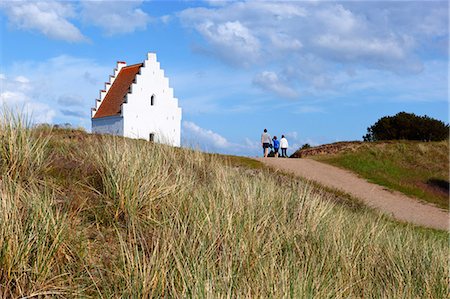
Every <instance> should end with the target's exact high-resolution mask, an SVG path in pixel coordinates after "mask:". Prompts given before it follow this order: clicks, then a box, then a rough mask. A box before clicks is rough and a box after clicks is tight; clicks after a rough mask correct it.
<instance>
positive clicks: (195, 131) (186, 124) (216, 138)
mask: <svg viewBox="0 0 450 299" xmlns="http://www.w3.org/2000/svg"><path fill="white" fill-rule="evenodd" d="M183 129H184V130H185V131H186V133H187V134H188V135H189V137H190V139H191V140H190V142H195V141H198V142H202V143H203V144H201V145H203V146H206V147H208V146H212V147H213V148H219V149H224V148H227V147H229V146H230V143H229V142H228V140H227V139H226V138H225V137H223V136H221V135H219V134H217V133H215V132H213V131H211V130H207V129H203V128H201V127H199V126H198V125H196V124H195V123H193V122H190V121H183ZM194 145H196V144H194ZM199 145H200V144H199Z"/></svg>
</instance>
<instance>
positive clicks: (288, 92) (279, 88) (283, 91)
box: [253, 71, 298, 98]
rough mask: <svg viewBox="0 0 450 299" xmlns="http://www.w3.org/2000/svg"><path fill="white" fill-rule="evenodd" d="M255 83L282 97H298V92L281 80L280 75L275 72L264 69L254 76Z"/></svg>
mask: <svg viewBox="0 0 450 299" xmlns="http://www.w3.org/2000/svg"><path fill="white" fill-rule="evenodd" d="M253 84H255V85H256V86H259V87H261V88H262V89H264V90H267V91H271V92H273V93H275V94H277V95H279V96H281V97H285V98H296V97H298V93H297V92H296V91H295V90H294V89H293V88H290V87H289V86H287V85H286V84H284V83H283V82H281V80H280V79H279V77H278V75H277V74H276V73H274V72H269V71H264V72H262V73H259V74H257V75H256V76H255V78H253Z"/></svg>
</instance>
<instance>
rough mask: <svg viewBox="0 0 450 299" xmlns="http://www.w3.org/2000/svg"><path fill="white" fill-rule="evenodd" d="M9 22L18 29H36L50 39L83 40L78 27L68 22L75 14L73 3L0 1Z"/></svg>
mask: <svg viewBox="0 0 450 299" xmlns="http://www.w3.org/2000/svg"><path fill="white" fill-rule="evenodd" d="M0 8H3V9H4V11H5V13H6V15H7V16H8V20H9V23H10V24H11V25H12V26H14V27H16V28H19V29H23V30H32V31H38V32H40V33H42V34H44V35H45V36H47V37H49V38H52V39H59V40H65V41H69V42H80V41H85V40H86V38H85V37H84V36H83V34H82V33H81V32H80V30H78V28H77V27H76V26H75V25H74V24H72V23H71V22H69V20H68V19H69V18H73V17H75V16H76V14H75V10H74V8H73V5H72V4H71V3H68V2H64V3H61V2H56V1H36V2H34V1H33V2H27V1H6V2H2V4H1V5H0Z"/></svg>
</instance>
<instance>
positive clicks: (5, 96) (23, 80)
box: [0, 55, 113, 128]
mask: <svg viewBox="0 0 450 299" xmlns="http://www.w3.org/2000/svg"><path fill="white" fill-rule="evenodd" d="M3 71H4V74H3V75H4V77H5V79H2V80H1V83H2V84H1V95H0V98H1V100H2V101H3V102H5V103H8V104H11V105H15V106H19V108H26V109H28V110H29V111H31V112H33V113H32V114H33V118H34V119H35V121H45V122H57V123H63V122H64V123H65V122H70V123H72V125H76V126H84V127H86V128H89V127H90V108H91V107H92V106H93V105H94V103H95V98H96V97H98V91H99V90H100V89H101V88H102V87H103V86H102V85H101V84H100V85H98V84H96V85H95V84H92V82H93V81H94V82H104V81H105V80H106V79H107V78H108V75H110V74H111V73H112V71H113V66H111V65H110V66H107V67H105V66H100V65H98V64H97V63H96V62H95V61H93V60H90V59H84V58H77V57H72V56H66V55H61V56H57V57H53V58H51V59H48V60H44V61H22V62H16V63H14V64H13V65H12V66H11V67H9V68H7V69H4V70H3ZM86 73H88V74H89V76H88V78H86Z"/></svg>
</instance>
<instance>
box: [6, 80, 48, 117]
mask: <svg viewBox="0 0 450 299" xmlns="http://www.w3.org/2000/svg"><path fill="white" fill-rule="evenodd" d="M32 89H33V87H32V82H31V81H30V80H28V79H27V78H26V77H24V76H17V77H16V78H15V79H13V80H9V79H7V77H6V76H3V78H2V86H1V92H0V104H1V105H6V106H8V107H9V108H10V109H13V110H19V111H21V112H23V113H24V114H26V115H28V116H29V117H30V118H31V119H32V121H33V122H35V123H51V122H52V120H53V117H54V116H55V111H54V110H53V109H52V108H51V107H50V106H49V105H48V104H45V103H39V102H37V101H34V99H33V98H32V97H30V96H29V94H30V92H31V91H32Z"/></svg>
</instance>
